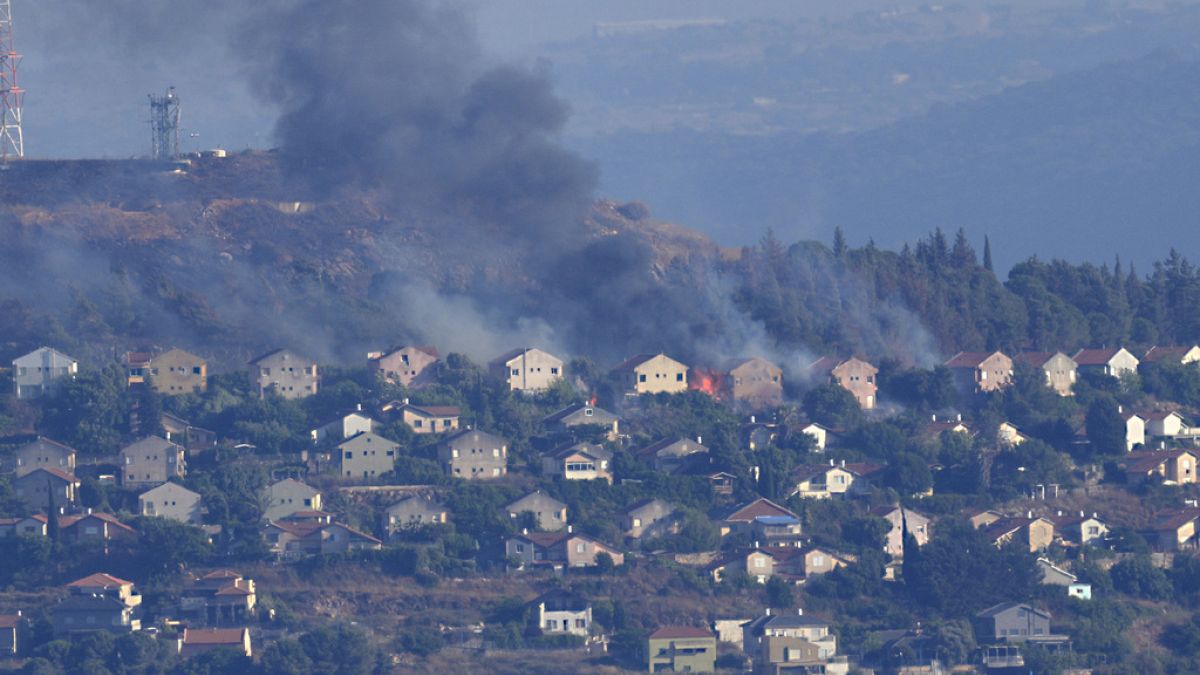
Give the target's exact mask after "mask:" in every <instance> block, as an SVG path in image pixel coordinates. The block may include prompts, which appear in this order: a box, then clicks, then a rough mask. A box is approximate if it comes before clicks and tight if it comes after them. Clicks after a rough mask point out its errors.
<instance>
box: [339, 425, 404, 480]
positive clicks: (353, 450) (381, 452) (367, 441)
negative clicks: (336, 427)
mask: <svg viewBox="0 0 1200 675" xmlns="http://www.w3.org/2000/svg"><path fill="white" fill-rule="evenodd" d="M399 449H400V445H399V444H398V443H394V442H392V441H389V440H388V439H386V438H384V437H383V436H379V435H376V434H373V433H371V432H369V431H368V432H366V433H362V434H359V435H357V436H355V437H353V438H349V439H346V440H345V441H342V442H341V443H340V444H338V446H337V456H338V475H339V476H342V477H343V478H368V479H369V478H378V477H379V476H382V475H383V474H385V473H388V472H390V471H392V470H393V469H395V468H396V451H398V450H399Z"/></svg>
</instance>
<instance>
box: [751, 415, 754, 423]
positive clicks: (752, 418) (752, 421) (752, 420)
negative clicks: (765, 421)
mask: <svg viewBox="0 0 1200 675" xmlns="http://www.w3.org/2000/svg"><path fill="white" fill-rule="evenodd" d="M750 424H754V415H751V416H750Z"/></svg>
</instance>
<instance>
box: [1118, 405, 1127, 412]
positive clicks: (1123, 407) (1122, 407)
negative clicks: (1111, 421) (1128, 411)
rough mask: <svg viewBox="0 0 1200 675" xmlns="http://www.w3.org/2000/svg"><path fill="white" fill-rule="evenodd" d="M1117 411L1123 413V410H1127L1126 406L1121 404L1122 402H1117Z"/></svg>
mask: <svg viewBox="0 0 1200 675" xmlns="http://www.w3.org/2000/svg"><path fill="white" fill-rule="evenodd" d="M1117 412H1119V413H1123V412H1125V406H1123V405H1121V404H1120V403H1118V404H1117Z"/></svg>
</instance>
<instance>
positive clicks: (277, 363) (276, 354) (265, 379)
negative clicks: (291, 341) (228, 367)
mask: <svg viewBox="0 0 1200 675" xmlns="http://www.w3.org/2000/svg"><path fill="white" fill-rule="evenodd" d="M250 365H252V366H254V367H255V369H256V372H255V377H256V379H257V382H258V395H259V396H266V395H267V393H268V392H274V393H276V394H278V395H279V396H282V397H283V398H305V397H307V396H312V395H313V394H315V393H317V382H318V376H317V362H316V361H313V360H312V359H306V358H304V357H303V356H300V355H299V354H297V353H296V352H293V351H292V350H290V349H276V350H275V351H273V352H268V353H266V354H263V355H262V356H260V357H258V358H257V359H254V360H253V361H251V362H250Z"/></svg>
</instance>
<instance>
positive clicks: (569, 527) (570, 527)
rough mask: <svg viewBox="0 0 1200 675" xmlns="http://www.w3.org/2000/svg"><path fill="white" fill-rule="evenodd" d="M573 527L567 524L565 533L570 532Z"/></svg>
mask: <svg viewBox="0 0 1200 675" xmlns="http://www.w3.org/2000/svg"><path fill="white" fill-rule="evenodd" d="M573 529H574V527H573V526H571V525H568V526H567V534H571V530H573Z"/></svg>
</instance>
